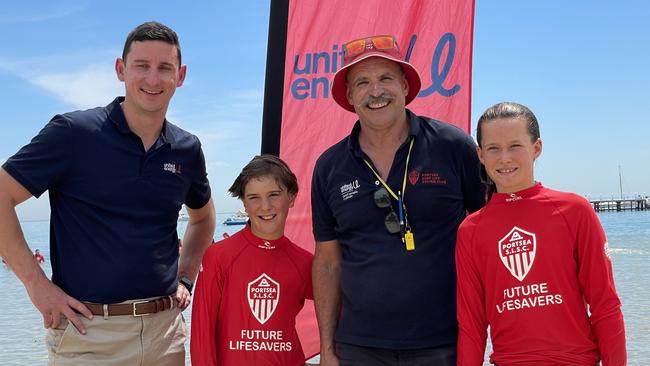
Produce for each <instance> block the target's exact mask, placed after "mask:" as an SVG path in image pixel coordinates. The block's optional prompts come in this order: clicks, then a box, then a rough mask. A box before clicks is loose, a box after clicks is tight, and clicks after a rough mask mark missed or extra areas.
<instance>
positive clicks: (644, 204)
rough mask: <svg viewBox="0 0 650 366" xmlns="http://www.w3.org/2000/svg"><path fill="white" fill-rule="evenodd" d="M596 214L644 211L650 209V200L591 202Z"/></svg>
mask: <svg viewBox="0 0 650 366" xmlns="http://www.w3.org/2000/svg"><path fill="white" fill-rule="evenodd" d="M590 203H591V205H592V206H593V207H594V210H596V212H601V211H644V210H649V209H650V199H648V198H634V199H625V200H623V199H609V200H598V201H590Z"/></svg>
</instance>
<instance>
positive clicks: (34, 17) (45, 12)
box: [0, 3, 88, 23]
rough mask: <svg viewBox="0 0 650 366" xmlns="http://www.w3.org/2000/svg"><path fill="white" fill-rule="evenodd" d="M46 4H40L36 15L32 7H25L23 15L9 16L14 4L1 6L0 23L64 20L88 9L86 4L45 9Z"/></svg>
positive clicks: (58, 5) (55, 6)
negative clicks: (39, 11)
mask: <svg viewBox="0 0 650 366" xmlns="http://www.w3.org/2000/svg"><path fill="white" fill-rule="evenodd" d="M46 6H48V5H47V3H43V4H40V6H39V8H40V10H41V11H42V12H41V13H38V12H36V11H34V9H33V7H32V6H28V7H25V9H24V10H25V14H11V13H9V12H10V11H16V4H14V5H12V7H11V8H10V7H9V6H3V14H0V23H38V22H43V21H48V20H52V19H58V18H65V17H68V16H70V15H74V14H76V13H78V12H81V11H83V10H85V9H86V8H88V4H82V5H77V6H74V7H69V8H66V7H67V5H66V6H61V5H60V4H51V6H53V7H54V8H55V9H45V7H46Z"/></svg>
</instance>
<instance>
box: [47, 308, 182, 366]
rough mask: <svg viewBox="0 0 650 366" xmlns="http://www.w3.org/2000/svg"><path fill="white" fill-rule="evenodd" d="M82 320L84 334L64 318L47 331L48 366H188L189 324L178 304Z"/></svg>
mask: <svg viewBox="0 0 650 366" xmlns="http://www.w3.org/2000/svg"><path fill="white" fill-rule="evenodd" d="M80 319H81V320H82V322H83V324H84V326H85V327H86V334H85V335H82V334H81V333H79V331H77V329H76V328H75V327H74V326H73V325H72V323H70V322H68V320H67V319H65V318H62V321H61V324H60V325H59V326H58V327H57V328H53V329H52V328H51V329H48V330H47V337H46V344H47V349H48V358H49V363H48V365H49V366H77V365H78V366H82V365H83V366H88V365H92V366H95V365H97V366H178V365H185V340H186V339H187V326H186V324H185V319H184V318H183V315H182V314H181V312H180V309H178V308H177V307H173V308H172V309H168V310H165V311H161V312H159V313H156V314H151V315H144V316H140V317H134V316H131V315H123V316H110V317H108V318H104V317H103V316H101V315H94V316H93V319H92V320H88V319H86V318H84V317H81V316H80Z"/></svg>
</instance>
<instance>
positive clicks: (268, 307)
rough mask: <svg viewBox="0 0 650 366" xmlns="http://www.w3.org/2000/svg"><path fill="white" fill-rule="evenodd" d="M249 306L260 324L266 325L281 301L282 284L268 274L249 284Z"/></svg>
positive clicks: (263, 274)
mask: <svg viewBox="0 0 650 366" xmlns="http://www.w3.org/2000/svg"><path fill="white" fill-rule="evenodd" d="M246 294H247V296H248V306H249V307H250V309H251V312H252V313H253V316H254V317H255V319H257V321H258V322H260V324H264V323H266V322H267V321H268V320H269V319H270V318H271V316H272V315H273V313H274V312H275V309H276V308H277V307H278V302H279V301H280V284H279V283H278V282H276V281H274V280H273V279H272V278H271V277H269V276H268V275H267V274H266V273H262V274H261V275H260V276H259V277H257V278H256V279H254V280H252V281H251V282H249V283H248V291H247V292H246Z"/></svg>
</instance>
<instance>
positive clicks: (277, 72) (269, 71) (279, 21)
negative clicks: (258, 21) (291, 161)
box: [262, 0, 289, 156]
mask: <svg viewBox="0 0 650 366" xmlns="http://www.w3.org/2000/svg"><path fill="white" fill-rule="evenodd" d="M288 22H289V0H271V12H270V16H269V41H268V45H267V50H266V79H265V81H264V111H263V114H262V154H273V155H276V156H279V155H280V128H282V95H283V94H284V61H285V52H286V48H287V27H288Z"/></svg>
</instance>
